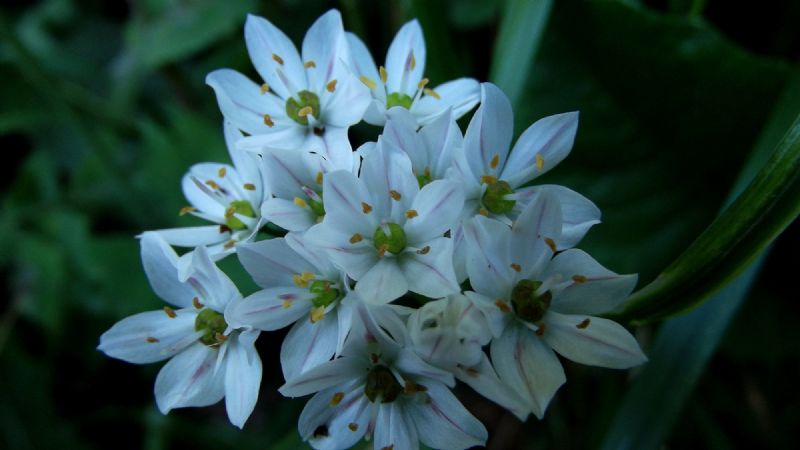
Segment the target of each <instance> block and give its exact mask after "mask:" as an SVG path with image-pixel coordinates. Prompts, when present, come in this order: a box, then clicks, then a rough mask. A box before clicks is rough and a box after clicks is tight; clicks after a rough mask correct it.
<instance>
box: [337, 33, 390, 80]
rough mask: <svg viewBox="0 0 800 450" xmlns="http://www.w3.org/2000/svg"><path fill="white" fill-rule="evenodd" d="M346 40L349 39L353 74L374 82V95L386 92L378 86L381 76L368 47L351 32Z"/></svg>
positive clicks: (346, 36)
mask: <svg viewBox="0 0 800 450" xmlns="http://www.w3.org/2000/svg"><path fill="white" fill-rule="evenodd" d="M345 38H346V39H347V44H348V45H349V46H350V57H351V58H352V69H353V73H355V74H356V75H357V76H365V77H367V78H368V79H369V80H370V81H372V82H373V83H374V84H375V89H373V90H372V92H373V93H375V94H378V93H380V92H385V91H384V89H383V88H382V87H379V86H378V83H379V80H380V75H379V74H378V68H377V65H376V64H375V60H374V59H372V54H371V53H370V51H369V49H368V48H367V46H366V45H365V44H364V42H363V41H362V40H361V39H359V37H358V36H356V35H355V34H353V33H351V32H349V31H348V32H345ZM384 96H385V93H384Z"/></svg>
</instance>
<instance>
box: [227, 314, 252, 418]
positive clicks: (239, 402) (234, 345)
mask: <svg viewBox="0 0 800 450" xmlns="http://www.w3.org/2000/svg"><path fill="white" fill-rule="evenodd" d="M258 334H259V332H258V331H253V330H251V331H244V332H242V333H241V334H239V335H238V336H233V337H232V338H231V340H230V341H229V344H228V349H227V352H226V353H225V409H226V410H227V412H228V419H230V421H231V423H232V424H234V425H236V426H237V427H239V428H242V427H243V426H244V423H245V422H246V421H247V418H248V417H250V414H251V413H252V412H253V408H255V406H256V401H257V400H258V390H259V387H260V386H261V358H259V356H258V352H257V351H256V348H255V341H256V338H258Z"/></svg>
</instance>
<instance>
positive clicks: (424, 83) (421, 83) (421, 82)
mask: <svg viewBox="0 0 800 450" xmlns="http://www.w3.org/2000/svg"><path fill="white" fill-rule="evenodd" d="M430 81H431V80H429V79H427V78H423V79H421V80H419V83H418V84H417V89H422V88H424V87H425V86H427V85H428V83H429V82H430Z"/></svg>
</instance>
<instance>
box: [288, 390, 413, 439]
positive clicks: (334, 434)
mask: <svg viewBox="0 0 800 450" xmlns="http://www.w3.org/2000/svg"><path fill="white" fill-rule="evenodd" d="M339 394H344V397H342V398H341V399H340V400H338V401H336V400H333V399H334V396H336V397H338V396H339ZM372 409H373V407H372V404H371V403H370V402H369V400H367V398H366V396H364V386H363V384H356V385H352V384H350V385H347V386H334V387H332V388H329V389H326V390H324V391H320V392H319V393H317V394H316V395H314V396H313V397H311V400H309V401H308V403H306V406H305V408H303V412H301V413H300V419H299V421H298V431H300V436H301V437H302V438H303V439H304V440H307V441H309V443H310V444H311V446H312V447H314V448H315V449H318V450H339V449H343V448H350V447H352V446H355V445H356V444H357V443H358V441H360V440H361V438H362V437H363V436H364V433H366V432H367V429H368V428H369V421H370V418H371V415H372V414H371V413H372ZM322 431H324V432H322ZM398 450H399V449H398Z"/></svg>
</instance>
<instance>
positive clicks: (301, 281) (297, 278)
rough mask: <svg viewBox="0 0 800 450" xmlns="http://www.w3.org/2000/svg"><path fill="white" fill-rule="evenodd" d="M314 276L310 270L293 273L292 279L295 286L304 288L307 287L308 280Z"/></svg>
mask: <svg viewBox="0 0 800 450" xmlns="http://www.w3.org/2000/svg"><path fill="white" fill-rule="evenodd" d="M314 277H315V275H314V274H313V273H311V272H303V273H298V274H296V275H293V276H292V281H293V282H294V284H296V285H297V287H301V288H306V287H308V284H309V282H311V280H313V279H314Z"/></svg>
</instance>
